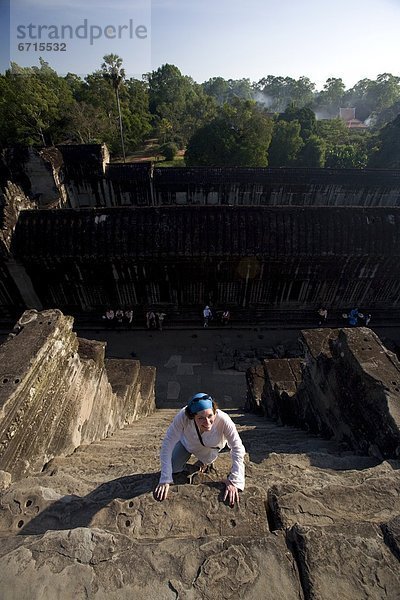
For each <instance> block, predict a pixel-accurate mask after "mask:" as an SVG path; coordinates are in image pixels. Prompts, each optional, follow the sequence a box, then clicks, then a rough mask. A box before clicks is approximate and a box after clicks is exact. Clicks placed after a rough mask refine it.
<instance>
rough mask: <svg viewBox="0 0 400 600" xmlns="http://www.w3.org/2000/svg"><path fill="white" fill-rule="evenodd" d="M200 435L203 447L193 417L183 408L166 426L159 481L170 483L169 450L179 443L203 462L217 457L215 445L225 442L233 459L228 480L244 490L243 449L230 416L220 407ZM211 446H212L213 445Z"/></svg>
mask: <svg viewBox="0 0 400 600" xmlns="http://www.w3.org/2000/svg"><path fill="white" fill-rule="evenodd" d="M200 435H201V438H202V440H203V443H204V446H203V445H202V444H201V442H200V440H199V436H198V435H197V431H196V427H195V424H194V420H193V419H189V418H188V417H187V416H186V413H185V408H182V409H181V410H180V411H179V412H178V414H177V415H176V416H175V417H174V419H173V421H172V423H171V425H170V426H169V427H168V429H167V433H166V434H165V437H164V440H163V443H162V445H161V452H160V459H161V477H160V484H162V483H172V482H173V479H172V452H173V449H174V448H175V445H176V444H177V443H178V442H181V443H182V444H183V445H184V446H185V448H186V450H187V451H188V452H191V453H192V454H194V455H195V456H196V457H197V458H198V459H199V460H201V462H202V463H204V464H205V465H209V464H211V463H212V462H214V461H215V459H216V458H217V456H218V452H219V450H218V448H219V449H222V448H224V447H225V446H226V445H227V444H228V447H229V449H230V451H231V459H232V469H231V472H230V474H229V476H228V479H229V480H230V481H231V482H232V483H233V485H235V486H236V487H237V488H238V489H239V490H243V489H244V463H243V458H244V455H245V452H246V451H245V448H244V446H243V443H242V440H241V439H240V437H239V434H238V432H237V429H236V426H235V424H234V422H233V421H232V419H231V418H230V416H229V415H228V414H227V413H225V412H223V411H222V410H219V409H217V412H216V414H215V420H214V423H213V426H212V428H211V430H210V431H205V432H204V433H203V434H200ZM212 446H215V448H214V447H212Z"/></svg>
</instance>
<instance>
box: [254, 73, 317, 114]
mask: <svg viewBox="0 0 400 600" xmlns="http://www.w3.org/2000/svg"><path fill="white" fill-rule="evenodd" d="M253 88H254V94H255V98H256V100H257V102H260V103H261V104H265V105H266V106H268V108H269V109H270V110H271V111H274V112H283V111H284V110H285V109H286V107H287V106H288V104H290V103H291V102H293V103H294V104H295V106H296V107H297V108H302V107H303V106H306V105H308V104H310V102H312V101H313V99H314V89H315V84H314V83H312V81H310V79H308V77H300V78H299V79H297V80H296V79H293V78H292V77H280V76H278V77H276V76H275V75H268V76H267V77H263V78H262V79H260V80H259V81H258V82H257V83H256V84H255V85H254V86H253Z"/></svg>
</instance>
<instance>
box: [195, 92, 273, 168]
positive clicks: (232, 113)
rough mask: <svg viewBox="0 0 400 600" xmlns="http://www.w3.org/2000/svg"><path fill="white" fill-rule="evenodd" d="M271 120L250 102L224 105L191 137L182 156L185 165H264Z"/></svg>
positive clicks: (269, 138)
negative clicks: (216, 114)
mask: <svg viewBox="0 0 400 600" xmlns="http://www.w3.org/2000/svg"><path fill="white" fill-rule="evenodd" d="M271 131H272V121H271V119H269V118H268V117H266V116H265V115H264V114H263V113H262V112H261V111H260V110H259V109H258V108H257V106H256V104H255V102H253V101H251V100H244V101H243V100H239V99H236V100H234V101H233V102H232V104H224V106H223V107H221V109H220V110H219V113H218V116H217V117H216V118H215V119H213V120H212V121H211V122H210V123H208V124H207V125H204V126H203V127H201V128H200V129H198V130H197V131H196V132H195V133H194V134H193V136H192V137H191V139H190V141H189V144H188V148H187V151H186V154H185V161H186V164H187V165H188V166H192V165H232V166H249V167H258V166H266V165H267V150H268V146H269V144H270V140H271Z"/></svg>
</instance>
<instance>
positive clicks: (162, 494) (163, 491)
mask: <svg viewBox="0 0 400 600" xmlns="http://www.w3.org/2000/svg"><path fill="white" fill-rule="evenodd" d="M168 490H169V483H159V484H158V486H157V487H156V489H155V490H154V498H155V499H156V500H159V502H161V501H162V500H166V498H167V496H168Z"/></svg>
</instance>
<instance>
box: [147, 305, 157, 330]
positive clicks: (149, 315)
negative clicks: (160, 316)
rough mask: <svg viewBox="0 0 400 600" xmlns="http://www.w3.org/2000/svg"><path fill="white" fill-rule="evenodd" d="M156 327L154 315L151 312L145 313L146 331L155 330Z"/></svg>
mask: <svg viewBox="0 0 400 600" xmlns="http://www.w3.org/2000/svg"><path fill="white" fill-rule="evenodd" d="M155 326H156V315H155V314H154V312H153V311H152V310H149V311H147V313H146V327H147V329H155Z"/></svg>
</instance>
